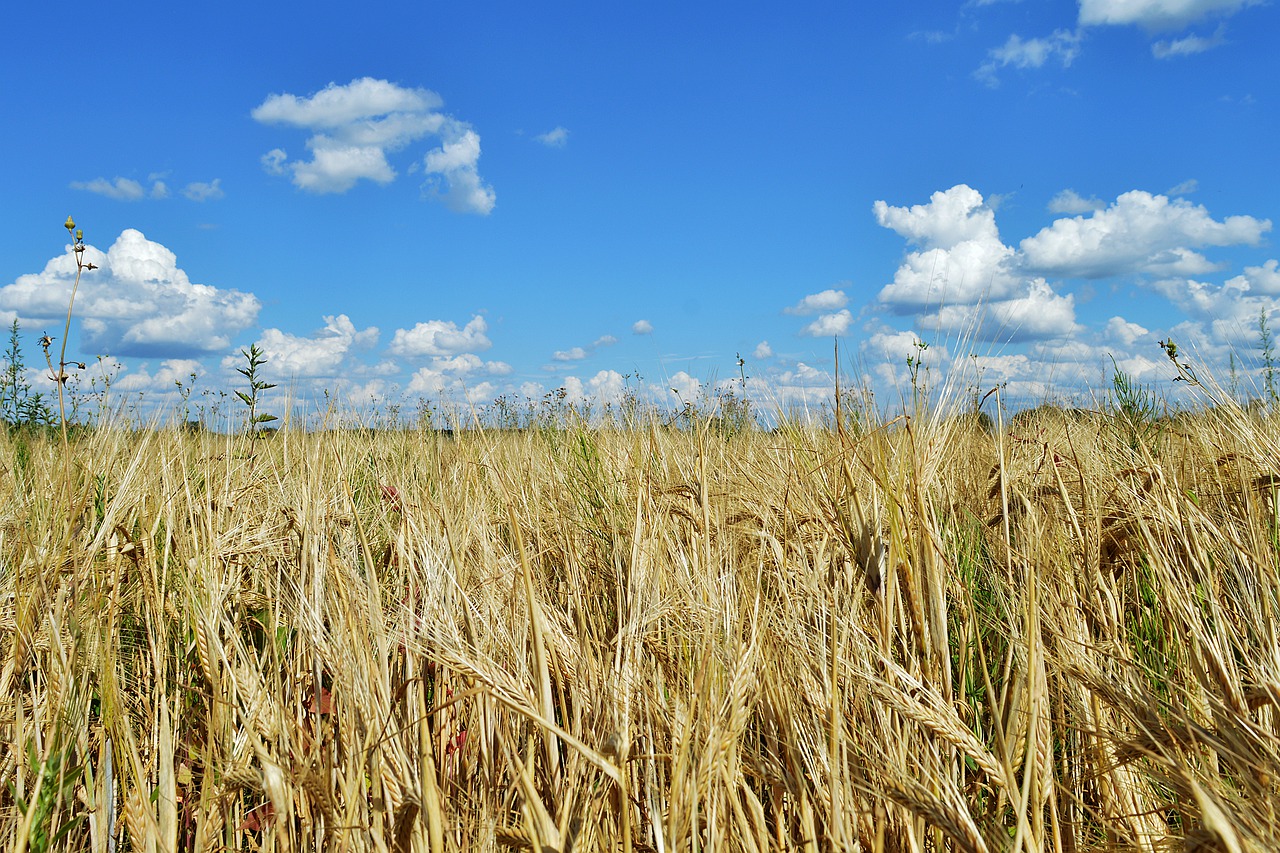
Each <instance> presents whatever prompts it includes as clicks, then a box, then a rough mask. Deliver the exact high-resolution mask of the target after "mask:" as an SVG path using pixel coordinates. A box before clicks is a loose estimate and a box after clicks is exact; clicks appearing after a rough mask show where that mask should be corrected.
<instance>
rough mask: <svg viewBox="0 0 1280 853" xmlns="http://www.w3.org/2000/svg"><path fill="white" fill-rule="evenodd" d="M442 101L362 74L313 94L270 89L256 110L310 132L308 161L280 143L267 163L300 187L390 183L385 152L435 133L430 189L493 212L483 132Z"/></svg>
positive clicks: (259, 116)
mask: <svg viewBox="0 0 1280 853" xmlns="http://www.w3.org/2000/svg"><path fill="white" fill-rule="evenodd" d="M441 106H443V101H442V100H441V99H440V96H439V95H437V94H435V93H434V92H431V91H428V90H427V89H410V88H405V87H402V86H398V85H396V84H394V83H390V82H388V81H386V80H375V79H373V78H371V77H363V78H360V79H358V80H353V81H351V82H350V83H348V84H347V85H345V86H339V85H336V84H334V83H330V84H329V85H328V86H327V87H325V88H324V89H322V90H320V91H319V92H317V93H315V94H313V95H311V96H309V97H302V98H300V97H298V96H297V95H292V94H288V93H284V94H275V95H271V96H269V97H267V98H266V100H264V101H263V102H262V103H261V104H259V105H258V106H257V107H255V108H254V110H253V111H252V116H253V118H254V119H256V120H257V121H259V122H262V123H263V124H275V125H285V126H289V127H295V128H299V129H302V130H305V131H307V132H308V133H310V136H309V137H308V138H307V141H306V147H307V149H308V150H309V152H310V159H305V160H304V159H296V160H289V156H288V154H287V153H286V152H285V150H284V149H283V148H275V149H272V150H271V151H269V152H267V153H266V154H265V155H263V157H262V164H263V168H264V169H266V170H267V171H268V172H269V173H272V174H291V175H292V179H293V183H294V185H295V186H297V187H298V188H300V189H303V190H306V191H308V192H313V193H344V192H347V191H348V190H350V189H351V188H352V187H353V186H355V185H356V183H357V182H359V181H362V180H368V181H372V182H374V183H379V184H387V183H390V182H392V181H393V180H395V178H396V171H395V169H394V168H393V167H392V165H391V163H390V161H389V160H388V156H387V155H388V154H389V153H393V152H396V151H399V150H401V149H403V148H405V147H407V146H409V145H411V144H412V143H415V142H418V141H419V140H422V139H424V138H426V137H436V138H438V139H439V140H440V144H439V147H437V148H435V149H433V150H431V151H429V152H427V154H426V155H425V157H424V158H423V164H424V168H425V171H426V173H427V176H428V182H427V185H426V189H427V190H428V194H429V195H431V196H433V197H436V198H438V199H440V200H441V201H442V202H444V204H445V205H446V206H448V207H449V208H451V209H453V210H457V211H464V212H471V213H481V214H486V213H489V212H490V211H491V210H492V209H493V206H494V203H495V200H496V197H495V195H494V192H493V190H492V189H491V188H490V187H488V186H486V185H485V184H484V182H483V181H482V180H481V179H480V175H479V172H478V168H477V167H478V162H479V159H480V136H479V134H477V133H476V132H475V131H474V130H472V129H471V126H470V125H468V124H467V123H466V122H462V121H459V120H457V119H455V118H453V117H451V116H449V115H447V114H445V113H443V112H441V111H440V107H441Z"/></svg>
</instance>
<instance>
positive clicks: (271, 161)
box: [262, 148, 289, 175]
mask: <svg viewBox="0 0 1280 853" xmlns="http://www.w3.org/2000/svg"><path fill="white" fill-rule="evenodd" d="M288 160H289V155H288V154H286V153H285V150H284V149H283V148H272V149H271V150H270V151H268V152H267V153H266V154H263V155H262V168H263V169H264V170H265V171H266V173H267V174H269V175H283V174H284V173H285V164H286V163H287V162H288Z"/></svg>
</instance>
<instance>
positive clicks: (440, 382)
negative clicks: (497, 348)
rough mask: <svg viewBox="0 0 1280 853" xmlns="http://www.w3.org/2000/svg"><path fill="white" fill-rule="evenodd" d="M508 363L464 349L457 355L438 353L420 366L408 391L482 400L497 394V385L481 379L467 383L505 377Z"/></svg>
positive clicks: (410, 381) (508, 371) (412, 378)
mask: <svg viewBox="0 0 1280 853" xmlns="http://www.w3.org/2000/svg"><path fill="white" fill-rule="evenodd" d="M511 370H512V368H511V365H509V364H507V363H506V362H504V361H484V360H483V359H481V358H480V357H479V356H477V355H475V354H474V353H469V352H464V353H460V354H458V355H456V356H452V357H448V356H437V357H435V358H433V359H431V363H430V364H428V365H426V366H424V367H421V368H419V369H418V370H416V371H415V372H414V374H413V376H412V377H411V378H410V379H409V386H408V389H407V390H408V392H409V393H410V394H427V395H439V394H441V393H448V394H450V395H453V396H456V397H462V398H465V399H468V400H473V401H485V400H490V399H493V397H495V396H496V391H497V386H496V385H494V384H493V383H492V382H488V381H481V382H480V383H478V384H476V385H474V386H468V384H467V383H468V381H469V380H471V379H474V378H476V377H480V376H506V375H508V374H510V373H511Z"/></svg>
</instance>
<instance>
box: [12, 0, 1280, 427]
mask: <svg viewBox="0 0 1280 853" xmlns="http://www.w3.org/2000/svg"><path fill="white" fill-rule="evenodd" d="M127 5H128V8H127V9H109V10H108V9H101V8H91V7H73V6H65V5H61V6H60V5H55V4H22V6H21V7H20V8H18V9H16V10H10V11H8V12H7V13H6V15H5V18H6V21H5V31H6V34H7V36H8V38H7V39H6V45H5V47H6V50H5V58H4V60H3V62H2V63H0V71H2V73H3V88H2V92H3V94H0V104H3V107H4V112H5V114H6V122H5V124H6V128H7V129H6V132H5V133H4V134H0V163H2V164H3V166H0V168H3V172H4V174H3V180H2V181H0V186H3V190H0V197H2V198H3V201H4V203H3V205H0V224H2V225H3V227H2V228H0V321H5V322H9V321H11V320H12V319H13V317H15V316H16V317H18V318H19V319H20V321H21V323H22V326H23V328H24V330H25V331H26V332H27V333H28V335H29V337H28V343H27V352H28V358H29V360H31V361H34V360H35V356H36V355H38V352H37V350H36V347H35V346H34V340H35V337H36V336H38V335H39V334H40V333H41V332H45V331H47V332H49V333H51V334H54V335H60V334H61V328H62V322H61V319H60V315H61V314H62V313H64V312H65V305H66V296H67V294H68V293H69V276H68V270H69V269H70V262H69V256H68V253H67V249H68V241H67V240H66V233H65V232H64V231H63V230H62V228H61V224H62V222H63V220H64V219H65V218H66V216H67V214H68V213H71V214H73V215H74V217H75V219H76V221H77V223H78V224H79V225H80V226H81V227H82V228H83V229H84V230H85V240H86V243H87V244H88V245H89V246H90V247H91V248H90V251H89V255H90V256H91V257H92V258H95V259H96V261H97V263H98V265H99V266H100V267H101V269H99V270H97V271H95V272H94V273H92V274H90V275H89V276H86V278H85V279H84V281H83V282H82V284H81V290H80V293H79V296H78V297H77V304H76V315H77V318H78V319H77V322H76V326H75V328H74V329H73V332H72V335H71V337H70V341H69V343H70V347H71V349H72V350H73V351H74V352H76V353H78V356H77V357H78V358H82V359H84V360H85V361H88V362H91V363H92V364H93V367H92V368H91V372H92V370H100V369H101V366H102V365H104V364H105V365H108V366H109V368H110V370H111V371H112V372H113V374H114V377H115V379H114V386H113V387H114V388H115V389H117V390H119V391H121V392H124V393H127V394H132V395H137V394H141V395H142V398H143V399H146V400H149V401H151V403H152V404H157V403H164V404H168V403H169V402H171V401H172V399H173V395H174V393H175V385H174V380H175V378H176V379H183V380H184V381H186V379H187V376H188V375H189V374H190V373H193V372H194V373H196V374H197V376H198V377H199V378H198V379H197V382H196V392H197V394H199V392H200V391H201V390H209V389H216V388H222V389H226V388H229V387H232V386H234V385H235V382H236V380H237V378H238V377H237V376H236V374H235V373H234V368H235V367H237V366H239V365H240V364H241V363H242V359H241V358H240V357H239V356H238V353H239V350H240V349H241V348H242V347H246V346H248V345H249V344H251V343H257V344H259V346H261V347H262V348H263V349H264V350H265V351H266V353H267V355H268V358H269V362H268V368H267V369H268V372H269V374H270V375H271V376H272V378H275V379H277V380H278V381H280V382H281V383H282V387H283V386H285V385H289V386H291V387H292V388H293V389H294V390H295V393H296V394H297V395H298V396H299V397H301V398H304V399H305V398H312V399H322V398H323V394H324V392H326V391H328V392H329V393H330V395H333V396H337V397H338V398H340V399H343V400H345V401H348V402H349V403H351V404H353V405H355V406H363V405H368V404H370V403H380V404H383V405H385V404H387V403H389V402H395V401H401V402H402V403H404V404H406V405H408V404H412V402H413V401H415V400H416V399H417V398H419V397H420V396H424V395H425V396H426V397H428V398H430V399H439V398H445V399H450V400H454V401H466V400H468V399H471V400H475V401H477V402H486V401H489V400H492V399H493V398H495V397H496V396H498V395H500V394H508V395H524V396H528V397H530V398H533V399H540V398H541V396H542V395H543V394H545V393H547V392H548V391H552V390H554V389H556V388H561V387H563V388H565V389H566V390H567V392H568V394H569V395H570V397H572V398H575V399H582V400H591V401H594V402H597V403H601V402H607V401H609V400H614V399H616V398H617V396H618V395H619V394H620V393H621V390H622V389H623V388H624V387H626V386H630V387H632V388H633V389H639V390H641V391H642V392H644V393H646V394H649V395H651V396H653V397H654V398H655V399H660V400H663V401H665V402H672V401H673V398H674V397H675V395H674V394H673V393H672V391H671V389H672V388H675V389H677V390H678V391H679V394H680V395H681V397H683V398H684V399H689V398H692V397H696V396H697V395H698V394H699V393H704V392H707V391H709V390H712V389H714V387H715V386H716V384H717V383H725V382H731V381H733V380H736V379H737V378H738V366H737V357H738V355H739V354H740V355H741V357H742V358H743V359H744V361H745V366H744V367H745V372H746V374H747V375H748V376H749V377H750V379H749V383H748V384H749V389H750V393H751V395H752V396H753V398H755V399H756V400H757V401H759V402H760V403H761V404H763V405H766V406H768V405H771V404H773V403H775V402H776V403H782V404H786V405H791V404H802V403H808V404H810V405H818V404H820V403H821V401H822V400H824V399H828V398H829V397H830V394H831V389H832V379H833V373H834V359H833V353H834V342H835V341H836V340H837V339H838V340H839V341H840V351H841V370H842V371H845V372H849V373H858V374H861V375H862V376H863V377H864V378H865V380H866V381H867V382H868V383H869V384H871V385H873V386H874V387H876V388H877V389H879V390H880V391H881V393H882V394H893V393H895V392H894V391H893V389H894V388H895V383H898V384H900V383H901V382H902V381H903V378H904V377H905V375H906V371H907V365H906V358H907V356H908V355H911V354H912V353H914V352H917V351H918V350H917V349H916V347H914V346H913V344H914V342H915V341H916V340H921V341H925V342H928V343H929V344H930V346H929V349H928V350H927V351H926V352H925V356H926V358H927V359H928V360H929V362H930V364H931V369H933V370H934V371H935V375H944V374H947V373H950V374H951V375H954V376H960V375H962V373H964V372H965V371H968V372H969V373H971V374H973V375H972V376H970V377H969V378H966V379H963V380H960V383H961V384H969V383H972V384H981V385H982V386H983V387H990V386H992V385H994V384H996V383H999V382H1003V383H1007V386H1006V387H1007V389H1008V393H1010V394H1012V395H1021V396H1024V397H1027V398H1031V399H1034V398H1037V397H1041V396H1044V395H1046V394H1051V395H1061V396H1066V395H1070V394H1073V393H1077V392H1078V391H1079V389H1081V388H1082V387H1086V386H1094V387H1097V386H1099V385H1100V383H1102V382H1103V381H1104V379H1105V376H1106V375H1107V373H1108V371H1109V370H1110V367H1111V362H1110V358H1111V357H1114V358H1115V359H1116V362H1117V364H1119V365H1120V366H1121V367H1122V368H1123V369H1125V370H1127V371H1129V372H1131V373H1133V374H1134V375H1136V376H1139V377H1141V378H1143V379H1144V380H1146V381H1150V382H1161V383H1163V382H1166V380H1167V379H1168V377H1169V374H1170V371H1169V369H1168V368H1167V364H1166V363H1165V362H1164V360H1163V355H1162V354H1161V352H1160V350H1159V347H1158V344H1157V342H1158V341H1159V340H1161V339H1163V338H1166V337H1168V336H1172V337H1173V338H1174V339H1175V340H1177V341H1178V343H1179V345H1180V346H1181V347H1182V348H1183V349H1184V350H1186V349H1190V350H1194V352H1195V353H1196V357H1197V358H1198V359H1200V360H1202V361H1204V362H1205V363H1207V364H1209V365H1214V366H1217V368H1218V369H1219V370H1222V371H1225V369H1226V368H1225V365H1226V364H1227V363H1228V360H1229V358H1230V355H1231V353H1233V352H1234V353H1235V355H1236V357H1237V358H1238V359H1239V360H1240V362H1241V370H1242V371H1247V370H1248V369H1250V368H1256V364H1257V358H1258V347H1257V337H1258V335H1257V318H1258V315H1259V312H1261V311H1266V312H1268V313H1270V312H1272V311H1273V310H1274V309H1275V307H1276V306H1277V301H1276V300H1277V298H1280V270H1278V269H1277V261H1276V258H1277V257H1280V249H1277V248H1276V246H1275V239H1276V238H1275V234H1274V229H1273V221H1274V220H1276V219H1277V217H1280V207H1278V205H1280V193H1277V189H1278V186H1277V175H1278V174H1280V172H1278V170H1277V168H1276V162H1275V157H1276V139H1277V136H1278V131H1280V121H1278V120H1277V117H1278V116H1280V110H1277V103H1276V101H1277V95H1278V94H1280V91H1278V90H1280V82H1278V81H1280V68H1278V67H1277V62H1276V60H1275V58H1274V57H1275V47H1274V41H1275V34H1276V33H1277V32H1280V12H1277V8H1276V6H1275V5H1274V4H1272V3H1269V2H1250V0H1080V2H1036V0H1024V2H1009V0H1004V1H1003V2H1002V1H1001V0H977V2H967V3H940V2H935V3H911V4H882V5H879V4H878V5H877V6H876V7H875V11H874V12H868V11H867V9H868V8H869V7H868V6H867V5H866V4H852V3H806V4H792V7H790V8H785V9H784V8H782V7H781V6H780V5H779V4H753V3H735V4H721V3H710V4H685V3H679V4H677V3H647V4H635V5H633V6H629V7H622V6H618V5H617V4H600V3H553V4H528V3H485V2H478V3H472V4H436V3H419V4H395V3H369V4H364V5H363V6H362V7H361V8H360V10H359V11H353V10H352V9H351V8H350V7H349V6H348V5H347V4H335V3H326V2H319V3H309V4H306V5H305V6H303V5H297V6H293V5H290V4H269V5H268V6H265V7H264V6H261V5H259V4H255V5H253V6H249V5H243V6H240V5H238V4H235V3H228V4H221V5H218V6H208V5H204V6H202V5H199V4H181V5H175V4H154V3H146V2H141V3H133V4H127ZM96 356H107V357H108V358H107V359H106V360H105V361H102V362H99V361H97V360H96ZM979 371H980V374H979Z"/></svg>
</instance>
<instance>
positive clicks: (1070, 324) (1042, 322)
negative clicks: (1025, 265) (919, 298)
mask: <svg viewBox="0 0 1280 853" xmlns="http://www.w3.org/2000/svg"><path fill="white" fill-rule="evenodd" d="M917 322H919V324H920V327H921V328H923V329H931V330H937V331H943V332H960V333H963V334H964V335H967V336H971V337H973V338H974V339H976V340H980V341H992V342H994V341H1000V342H1006V341H1008V342H1013V343H1018V342H1022V341H1032V340H1042V339H1044V338H1056V337H1062V336H1064V335H1069V334H1072V333H1074V332H1076V331H1078V330H1079V328H1080V327H1079V325H1078V324H1077V323H1076V313H1075V297H1074V296H1073V295H1071V294H1065V295H1064V294H1060V293H1058V292H1056V291H1055V290H1054V289H1053V288H1052V287H1050V286H1049V284H1048V282H1046V281H1045V280H1044V279H1043V278H1034V279H1031V280H1029V281H1027V282H1026V285H1025V287H1024V289H1023V291H1022V293H1021V294H1020V295H1018V296H1015V297H1013V298H1010V299H997V300H993V301H991V302H987V303H983V304H981V305H978V306H969V305H943V306H941V307H940V308H939V309H938V310H937V311H934V312H932V313H928V314H924V315H921V316H920V317H919V319H918V321H917Z"/></svg>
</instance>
